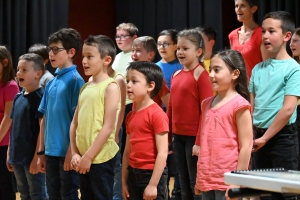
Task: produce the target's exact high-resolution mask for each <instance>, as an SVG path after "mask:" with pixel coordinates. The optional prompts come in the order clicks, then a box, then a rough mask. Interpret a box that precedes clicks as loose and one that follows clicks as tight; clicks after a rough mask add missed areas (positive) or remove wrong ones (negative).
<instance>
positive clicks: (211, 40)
mask: <svg viewBox="0 0 300 200" xmlns="http://www.w3.org/2000/svg"><path fill="white" fill-rule="evenodd" d="M196 30H197V31H199V33H200V34H201V36H202V37H203V40H204V46H205V54H204V66H205V69H206V70H207V72H208V73H209V66H210V57H211V55H212V52H213V48H214V45H215V43H216V37H217V32H216V31H215V30H214V29H213V28H212V27H210V26H199V27H196Z"/></svg>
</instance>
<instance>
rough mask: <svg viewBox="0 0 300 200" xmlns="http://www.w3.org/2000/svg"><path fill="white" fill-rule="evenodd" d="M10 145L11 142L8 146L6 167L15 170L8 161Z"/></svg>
mask: <svg viewBox="0 0 300 200" xmlns="http://www.w3.org/2000/svg"><path fill="white" fill-rule="evenodd" d="M9 146H10V144H8V148H7V155H6V167H7V169H8V171H10V172H13V171H14V168H13V166H12V165H11V164H9V163H8V160H9Z"/></svg>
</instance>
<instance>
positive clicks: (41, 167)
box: [37, 114, 46, 173]
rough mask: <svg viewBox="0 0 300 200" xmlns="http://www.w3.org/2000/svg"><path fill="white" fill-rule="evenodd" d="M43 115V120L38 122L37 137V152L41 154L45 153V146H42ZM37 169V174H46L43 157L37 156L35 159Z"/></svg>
mask: <svg viewBox="0 0 300 200" xmlns="http://www.w3.org/2000/svg"><path fill="white" fill-rule="evenodd" d="M44 121H45V114H44V116H43V118H42V119H41V121H40V133H39V137H38V141H39V142H38V146H39V148H38V152H42V151H45V144H44V128H45V122H44ZM37 168H38V170H39V172H41V173H46V159H45V155H44V154H43V155H39V156H38V159H37Z"/></svg>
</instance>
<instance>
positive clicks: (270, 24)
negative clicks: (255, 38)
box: [262, 18, 289, 53]
mask: <svg viewBox="0 0 300 200" xmlns="http://www.w3.org/2000/svg"><path fill="white" fill-rule="evenodd" d="M262 38H263V43H264V45H265V47H266V49H267V51H268V52H270V53H277V52H279V51H280V49H281V48H282V47H283V46H284V45H285V43H284V42H285V41H288V39H289V38H288V39H287V38H286V34H283V33H282V28H281V21H280V20H277V19H272V18H267V19H265V20H264V21H263V23H262ZM286 39H287V40H286ZM284 48H285V47H284Z"/></svg>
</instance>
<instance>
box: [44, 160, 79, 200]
mask: <svg viewBox="0 0 300 200" xmlns="http://www.w3.org/2000/svg"><path fill="white" fill-rule="evenodd" d="M64 161H65V157H56V156H46V185H47V192H48V195H49V200H79V198H78V189H79V184H78V175H77V172H76V171H74V170H70V171H65V170H64Z"/></svg>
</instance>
